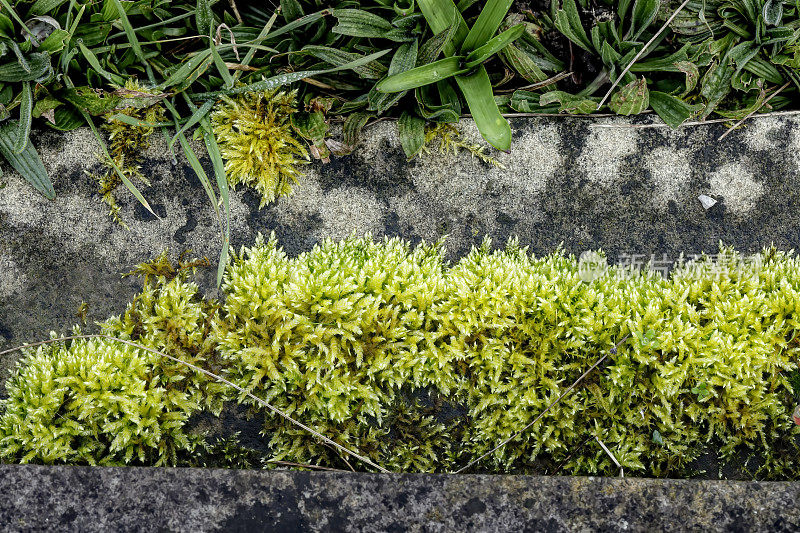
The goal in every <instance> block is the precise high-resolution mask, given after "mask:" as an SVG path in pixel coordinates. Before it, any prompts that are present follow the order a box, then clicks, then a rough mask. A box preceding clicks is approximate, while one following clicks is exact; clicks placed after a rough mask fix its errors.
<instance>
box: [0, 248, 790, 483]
mask: <svg viewBox="0 0 800 533" xmlns="http://www.w3.org/2000/svg"><path fill="white" fill-rule="evenodd" d="M597 257H601V256H597ZM596 262H597V263H598V264H599V263H603V264H604V262H603V261H599V260H597V261H596ZM151 267H152V268H149V269H147V268H143V269H141V271H140V273H141V274H142V275H145V277H146V278H147V281H146V282H145V288H144V291H143V292H142V294H141V295H139V296H138V297H137V298H136V299H135V300H134V302H133V303H132V304H131V305H130V307H129V308H128V310H127V311H126V313H125V314H124V315H123V316H121V317H115V318H112V319H110V320H109V321H107V322H106V323H104V324H103V331H104V332H107V333H109V334H111V335H115V336H119V337H122V338H125V339H131V340H135V341H137V342H140V343H142V344H144V345H146V346H150V347H153V348H156V349H158V350H161V351H164V352H165V353H167V354H170V355H172V356H174V357H178V358H180V359H183V360H185V361H189V362H192V363H193V364H196V365H198V366H200V367H201V368H205V369H209V370H212V371H214V372H217V373H221V374H222V375H223V376H224V377H226V378H227V379H229V380H231V381H233V382H235V383H237V384H238V385H239V386H241V387H243V388H244V389H245V390H246V391H248V392H250V393H252V394H254V395H256V396H257V397H260V398H263V399H264V400H266V401H268V402H270V403H271V404H273V405H275V406H276V407H278V408H280V409H282V410H284V411H285V412H287V413H288V414H289V415H291V416H292V417H294V418H296V419H297V420H300V421H302V422H303V423H305V424H307V425H309V426H311V427H312V428H314V429H315V430H317V431H319V432H321V433H323V434H324V435H326V436H327V437H329V438H331V439H333V440H334V441H336V442H337V443H339V444H341V445H343V446H346V447H348V448H350V449H353V450H356V451H358V452H359V453H361V454H364V455H366V456H367V457H369V458H370V459H372V460H373V461H375V462H376V463H378V464H380V465H382V466H384V467H386V468H389V469H392V470H396V471H452V470H454V469H456V468H458V467H459V466H463V465H466V464H467V463H468V462H470V461H472V460H474V459H475V458H477V457H479V456H481V455H482V454H484V453H486V452H488V451H489V450H491V449H493V448H494V447H495V446H496V445H497V444H499V443H500V442H502V441H504V440H505V439H507V438H509V437H511V436H512V435H515V434H516V432H518V431H519V430H521V429H522V428H524V427H525V426H526V425H528V424H529V423H531V422H532V421H533V420H534V419H535V417H537V416H539V415H540V414H541V413H542V412H543V411H544V410H545V409H546V408H547V407H548V406H549V405H550V404H551V403H552V402H554V401H555V400H556V399H557V398H559V397H560V396H561V395H562V394H564V393H565V392H567V389H568V387H570V386H571V385H572V384H573V383H574V382H575V381H576V379H578V377H579V376H581V374H583V373H584V372H585V371H586V370H587V369H588V368H590V367H591V366H592V365H593V364H594V363H595V362H596V361H598V359H599V358H601V357H603V356H604V355H606V354H610V353H611V350H612V348H613V347H614V346H615V345H616V344H617V343H619V342H620V341H623V342H622V343H621V344H620V345H619V348H618V350H617V351H616V352H615V353H611V354H610V355H609V356H608V358H607V359H606V360H605V361H604V362H603V364H602V365H600V366H599V367H598V368H597V369H596V370H594V371H593V372H592V373H590V374H589V375H588V376H586V377H585V379H583V380H582V381H581V382H580V383H579V384H578V385H577V386H576V387H575V388H574V389H573V390H572V391H570V392H569V393H568V394H566V395H565V396H564V398H563V399H562V400H561V401H560V402H559V403H558V404H557V405H555V406H554V407H553V408H552V409H551V410H550V411H549V412H548V413H547V414H545V415H544V416H543V417H542V418H541V420H539V421H538V422H537V423H536V424H533V425H532V426H531V427H530V428H528V429H527V430H526V431H525V432H523V433H522V434H521V435H519V436H517V437H516V438H515V439H513V440H511V441H510V442H509V443H508V444H507V445H505V446H503V447H501V448H500V449H498V450H497V451H495V452H494V453H493V454H492V455H490V456H489V457H487V458H486V459H484V460H483V461H482V462H481V463H480V464H479V465H477V466H476V468H477V469H478V470H483V471H491V472H536V473H554V472H559V473H574V474H597V473H599V474H610V475H617V474H618V472H619V470H618V467H617V466H616V465H615V462H614V460H616V461H618V462H619V463H620V464H621V465H622V466H623V468H624V470H625V472H626V473H629V474H640V475H642V474H643V475H656V476H663V475H672V476H681V475H682V474H684V473H686V472H693V471H697V469H698V468H700V467H699V466H698V463H696V461H697V460H698V459H699V458H700V457H701V456H702V455H703V454H707V452H708V450H712V451H713V452H715V454H716V455H719V456H720V458H721V459H722V460H723V461H726V460H732V459H734V458H736V457H742V456H745V457H747V458H748V460H747V461H746V462H745V463H744V464H745V467H746V468H748V469H749V470H750V471H751V472H753V475H756V476H758V477H762V478H784V479H785V478H797V476H798V475H800V467H798V464H797V457H798V452H800V448H799V447H798V444H799V443H800V440H798V437H799V436H800V427H798V426H796V425H795V424H794V423H793V422H792V420H791V412H792V410H793V409H794V407H795V405H796V403H797V400H796V396H795V395H796V392H797V390H796V388H795V387H796V383H797V378H796V376H797V372H798V359H799V358H800V339H799V338H798V331H800V327H798V326H799V325H800V324H799V323H798V321H799V320H800V318H798V317H800V259H798V257H797V256H795V255H791V254H785V253H780V252H777V251H775V250H765V251H764V252H763V253H762V254H759V255H756V256H754V257H751V258H744V257H742V256H740V255H738V254H737V253H735V252H734V251H732V250H730V249H722V250H721V251H720V253H719V254H718V255H717V256H716V257H715V258H714V259H713V260H712V259H711V258H708V257H705V258H701V259H700V260H698V261H694V262H689V263H686V264H683V265H681V266H679V267H678V268H677V269H676V270H675V271H673V273H672V275H671V276H670V277H669V278H668V279H665V278H662V277H661V276H660V275H659V274H658V273H655V272H648V271H645V272H638V271H633V270H621V269H618V268H614V267H610V268H606V269H605V270H603V269H596V270H595V271H594V273H593V275H587V273H586V272H585V267H586V265H584V264H582V263H580V262H579V261H578V260H576V259H575V258H574V257H572V256H566V255H565V254H564V253H562V252H561V251H557V252H555V253H553V254H550V255H548V256H546V257H542V258H537V257H533V256H531V255H529V254H528V253H527V250H525V249H524V248H520V247H519V245H518V244H517V243H516V242H515V241H511V242H510V243H509V244H508V245H507V247H506V248H505V249H504V250H494V251H493V250H492V246H491V243H490V242H489V241H485V242H484V243H483V245H482V246H480V247H478V248H475V249H474V250H473V251H472V252H471V253H470V254H469V255H467V256H466V257H464V258H463V259H461V260H460V261H458V262H457V263H455V264H452V265H450V264H447V263H446V262H445V261H444V259H443V254H442V249H441V246H439V245H426V244H422V245H420V246H417V247H412V246H410V245H409V244H408V243H406V242H403V241H401V240H398V239H385V240H383V241H382V242H377V243H376V242H373V241H372V239H371V238H370V237H369V236H367V237H364V238H354V237H353V238H349V239H345V240H343V241H341V242H334V241H330V240H327V241H324V242H322V243H320V244H319V245H317V246H315V247H314V249H313V250H311V251H310V252H308V253H304V254H301V255H300V256H298V257H296V258H289V257H287V256H286V254H284V253H283V251H282V250H281V249H280V248H279V247H278V245H277V242H276V240H275V238H274V237H272V238H271V239H269V240H267V241H265V240H264V239H262V238H259V239H258V240H257V242H256V243H255V245H254V246H253V247H251V248H246V249H243V250H242V251H241V253H240V254H238V255H236V256H234V258H233V261H232V265H231V267H230V269H229V271H228V273H227V275H226V278H225V282H224V285H223V292H224V294H225V296H226V298H225V302H224V305H223V306H222V307H221V308H218V307H217V305H216V304H215V303H213V302H210V301H206V300H204V299H203V298H201V297H200V296H199V295H198V292H197V287H196V286H195V285H193V284H191V283H188V282H187V281H186V280H185V277H186V275H185V272H187V271H188V270H186V269H181V268H180V267H178V268H174V267H171V266H170V268H166V267H165V266H164V260H157V261H154V262H153V263H152V265H151ZM164 272H166V273H167V274H166V275H158V273H162V274H163V273H164ZM172 276H174V277H172ZM170 277H172V279H169V278H170ZM123 348H124V347H123ZM128 369H130V370H131V372H127V370H128ZM142 369H144V370H142ZM122 370H125V372H123V371H122ZM104 376H105V377H104ZM126 380H127V381H126ZM131 380H132V381H131ZM137 380H139V381H137ZM142 380H144V382H145V383H147V387H145V388H144V389H142V385H141V383H140V381H142ZM129 381H130V382H131V383H130V384H129ZM86 383H88V384H90V385H84V384H86ZM86 387H89V388H86ZM103 387H111V390H112V391H117V392H116V393H114V394H111V395H110V396H108V395H104V393H103V392H102V390H101V389H102V388H103ZM137 387H138V388H137ZM56 389H58V390H59V391H60V392H58V394H56V395H53V394H51V391H53V390H56ZM128 389H130V390H131V391H132V392H131V394H134V395H135V394H140V393H139V392H137V391H144V392H142V393H141V394H145V393H146V394H145V396H143V397H141V398H140V396H135V397H134V399H130V400H128V399H124V398H126V397H125V396H124V394H122V392H123V391H127V390H128ZM162 389H163V392H160V393H159V395H156V396H152V397H151V396H147V394H151V392H152V391H155V390H158V391H160V390H162ZM59 394H60V395H61V396H59ZM126 394H127V393H126ZM87 395H88V396H87ZM120 395H122V396H121V397H122V398H123V399H124V401H126V402H134V401H139V402H140V404H142V405H147V406H148V407H147V412H148V413H151V414H152V417H151V418H152V419H153V420H154V421H153V422H151V424H160V423H161V422H159V421H161V420H162V418H159V417H161V416H162V413H168V414H169V416H166V415H164V416H165V417H166V418H169V419H170V420H173V418H170V417H174V420H176V421H177V422H176V425H174V426H169V430H170V431H173V432H175V434H174V435H173V433H170V431H167V430H165V429H163V428H162V429H161V433H160V434H159V435H160V437H156V436H155V434H153V435H149V434H144V436H142V435H140V433H136V436H137V437H136V438H141V439H144V440H141V441H136V442H135V443H134V444H130V445H128V444H125V446H123V447H120V446H119V445H114V446H113V448H112V443H113V442H115V441H114V439H115V438H116V433H118V432H119V431H118V429H116V428H118V427H123V428H124V427H133V426H131V424H133V422H132V420H133V418H131V416H130V415H128V414H123V411H120V410H119V408H118V407H114V405H116V404H109V405H112V406H111V407H108V406H106V405H105V404H103V405H104V407H103V409H105V410H107V409H112V411H111V412H114V413H116V412H118V411H119V412H120V415H119V417H118V419H112V422H109V421H108V418H103V419H97V420H96V419H93V418H91V416H99V415H97V414H96V411H94V410H90V411H88V413H89V414H85V413H84V409H88V408H89V407H87V406H94V405H95V403H96V400H94V398H95V397H98V398H106V397H108V398H111V399H108V400H103V401H108V402H111V401H112V400H113V401H114V402H120V401H123V400H120V399H119V398H118V397H120ZM9 396H10V399H9V400H8V401H7V402H6V403H5V412H4V414H3V415H2V418H0V435H2V437H1V438H0V448H1V449H2V450H3V451H2V454H3V457H6V458H10V459H11V460H28V461H30V460H36V461H43V462H56V461H62V462H96V463H113V462H118V461H126V460H131V459H135V460H138V461H141V462H148V461H151V462H154V463H155V462H158V463H159V464H163V463H164V462H167V461H168V460H169V461H173V460H175V458H176V457H177V456H178V455H179V454H177V451H179V450H183V451H187V450H188V444H187V442H188V441H187V440H184V437H185V435H184V434H183V433H181V431H183V430H182V428H183V423H184V422H185V420H186V417H187V416H188V414H189V413H192V412H196V411H198V410H199V409H201V408H202V409H209V410H211V411H214V412H218V410H219V409H220V407H221V402H222V401H224V400H231V399H234V397H235V396H234V395H233V391H231V390H230V389H227V390H226V389H223V388H221V387H220V386H219V385H217V384H215V383H212V382H211V381H210V380H209V379H208V378H207V377H206V376H204V375H203V374H201V373H196V372H193V371H191V370H187V368H186V367H184V366H183V365H180V364H178V363H173V362H169V361H164V360H161V361H156V360H155V359H151V358H150V355H147V354H143V353H140V352H138V351H136V350H131V349H128V348H124V349H121V348H118V347H115V346H112V345H111V344H108V343H105V342H104V343H100V342H95V343H93V344H91V343H75V344H73V345H71V346H69V347H61V348H52V349H44V348H42V349H39V350H38V351H37V352H35V354H33V355H29V356H28V358H26V359H25V360H24V361H23V363H22V364H21V365H20V367H19V368H18V370H17V373H16V374H15V376H14V377H13V378H12V380H11V381H10V382H9ZM173 396H174V398H178V399H180V401H178V400H169V401H167V400H165V398H173ZM86 397H89V398H92V400H90V401H87V400H85V399H84V398H86ZM238 400H239V401H240V402H243V403H246V404H248V405H249V406H250V408H252V409H253V410H255V411H261V412H262V413H263V414H262V415H260V416H263V420H264V426H263V434H264V436H265V438H266V440H267V441H268V448H269V450H270V455H269V456H268V457H264V461H262V462H263V464H266V462H269V461H289V462H296V463H303V464H311V465H320V466H325V465H329V466H335V467H337V468H349V467H350V466H353V467H355V468H358V469H362V468H363V467H364V466H363V465H361V464H355V463H353V462H352V460H351V459H350V458H347V457H343V456H341V455H340V454H339V453H337V452H336V451H335V450H333V449H332V448H330V447H328V446H326V445H324V444H322V443H320V442H319V441H317V440H316V438H314V437H313V436H311V435H309V434H308V433H307V432H306V431H304V430H302V429H301V428H298V427H296V426H295V425H293V424H291V423H290V422H288V421H286V420H285V419H284V418H281V417H279V416H277V415H275V414H273V413H272V412H266V410H263V408H262V407H261V406H260V404H258V403H256V402H252V401H251V399H250V398H248V397H247V396H245V395H241V396H240V397H238ZM170 402H171V403H170ZM125 405H128V404H125ZM40 406H45V407H41V408H40ZM65 409H66V411H65ZM114 409H117V411H114ZM97 412H104V411H102V410H101V411H97ZM132 412H134V413H135V412H136V411H135V410H133V411H132ZM91 413H95V414H93V415H91V416H90V414H91ZM137 423H138V422H137ZM115 424H116V425H115ZM120 424H122V425H121V426H120ZM136 427H138V426H136ZM148 427H150V426H148ZM159 427H160V426H159ZM165 427H166V426H165ZM48 428H57V431H56V432H55V433H53V431H52V429H48ZM112 430H114V431H112ZM64 435H66V436H64ZM131 435H133V433H131ZM148 435H149V436H148ZM48 439H49V440H48ZM147 439H149V440H147ZM159 439H160V440H159ZM42 442H44V443H45V444H42ZM127 442H128V441H126V443H127ZM600 442H602V443H603V444H604V445H605V446H606V447H607V448H608V450H609V451H610V452H611V454H613V456H614V458H613V459H612V458H611V457H610V456H609V454H608V453H607V452H606V451H605V450H603V448H602V447H601V445H600ZM233 444H235V443H232V441H231V442H222V443H221V444H220V445H219V446H218V447H217V448H208V449H213V450H216V451H215V452H214V453H212V454H211V456H221V457H223V458H226V459H225V460H226V461H227V460H230V462H231V464H244V463H240V461H245V460H247V461H249V459H248V457H250V455H249V452H247V451H246V450H238V448H236V447H235V446H233ZM232 446H233V447H232ZM131 447H133V449H134V451H133V452H129V451H128V450H129V449H130V448H131ZM142 450H143V451H142ZM240 452H241V453H240ZM140 453H143V454H144V455H139V454H140ZM126 454H130V455H126ZM259 461H261V460H259ZM734 462H735V461H734ZM260 464H261V463H260Z"/></svg>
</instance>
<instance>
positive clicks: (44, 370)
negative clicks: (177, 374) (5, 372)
mask: <svg viewBox="0 0 800 533" xmlns="http://www.w3.org/2000/svg"><path fill="white" fill-rule="evenodd" d="M157 359H158V357H157V356H155V355H153V354H151V353H149V352H146V351H143V350H138V349H135V348H132V347H130V346H126V345H120V344H119V343H112V342H109V341H106V340H100V339H92V340H88V341H74V342H73V343H71V344H70V345H69V346H56V345H51V346H48V347H40V348H38V349H37V350H36V351H34V352H30V353H29V354H28V355H27V356H26V357H25V358H24V359H22V360H21V361H20V363H19V364H18V366H17V368H16V371H15V372H14V373H13V374H12V376H11V378H10V379H9V381H8V383H7V384H6V390H7V391H8V396H9V397H8V399H7V400H4V401H3V407H4V412H3V414H2V416H0V457H1V458H3V459H4V460H6V461H19V462H22V463H45V464H53V463H68V464H90V465H122V464H130V463H137V464H144V465H166V464H175V463H176V462H177V457H178V454H179V453H180V452H191V451H192V450H193V449H194V446H195V444H196V442H193V440H194V439H190V438H189V436H188V435H187V434H186V433H185V432H184V431H183V426H184V424H185V423H186V420H187V419H188V417H189V415H190V414H191V413H192V412H195V411H198V410H199V409H200V404H199V402H198V401H197V399H195V398H192V396H191V395H190V394H188V393H187V392H185V391H183V390H180V389H179V388H176V387H172V386H170V384H169V383H168V381H167V380H165V379H163V378H162V376H161V372H160V371H159V361H158V360H157Z"/></svg>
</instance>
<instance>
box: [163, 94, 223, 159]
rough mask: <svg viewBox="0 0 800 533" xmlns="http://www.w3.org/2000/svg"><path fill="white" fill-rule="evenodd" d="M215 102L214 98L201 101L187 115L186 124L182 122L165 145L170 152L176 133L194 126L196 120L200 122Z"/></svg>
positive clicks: (176, 136) (183, 131) (178, 133)
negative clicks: (199, 104)
mask: <svg viewBox="0 0 800 533" xmlns="http://www.w3.org/2000/svg"><path fill="white" fill-rule="evenodd" d="M215 103H216V101H215V100H206V101H205V102H203V105H201V106H200V107H198V108H197V109H195V110H194V112H193V113H192V116H191V117H189V120H187V121H186V124H184V125H183V127H181V128H180V129H179V130H178V132H177V133H176V134H175V136H174V137H172V139H170V141H169V144H168V145H167V147H168V148H169V151H170V152H172V148H173V146H175V141H177V140H178V135H180V134H182V133H186V130H188V129H189V128H191V127H193V126H195V125H196V124H197V123H198V122H200V121H201V120H202V119H203V118H204V117H205V116H206V115H207V114H208V113H209V111H211V108H212V107H214V104H215ZM176 127H177V125H176Z"/></svg>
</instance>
